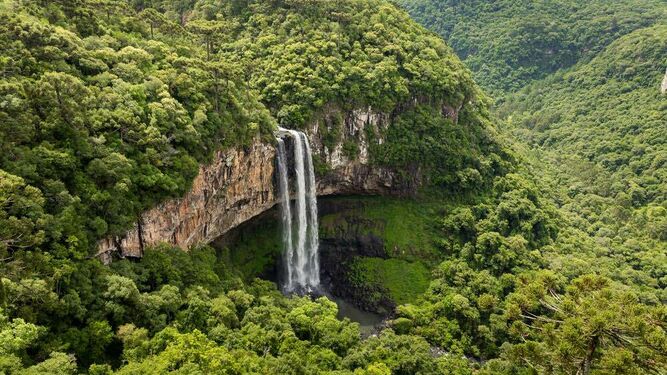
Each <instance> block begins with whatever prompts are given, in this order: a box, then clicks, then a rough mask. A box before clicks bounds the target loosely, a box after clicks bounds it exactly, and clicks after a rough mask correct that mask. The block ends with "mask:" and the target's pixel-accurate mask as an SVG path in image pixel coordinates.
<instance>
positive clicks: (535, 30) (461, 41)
mask: <svg viewBox="0 0 667 375" xmlns="http://www.w3.org/2000/svg"><path fill="white" fill-rule="evenodd" d="M398 3H400V4H401V5H402V6H404V7H405V8H406V9H407V10H408V11H409V13H410V15H412V16H413V17H414V18H415V19H416V20H417V21H418V22H420V23H421V24H423V25H425V26H426V27H428V28H429V29H431V30H433V31H434V32H436V33H438V34H439V35H441V36H442V37H443V38H445V39H446V40H447V42H448V43H449V45H451V46H452V48H454V50H455V51H456V53H457V54H458V55H459V56H461V58H462V59H463V60H464V62H465V63H466V65H467V66H468V67H469V68H470V69H471V70H472V71H473V72H474V73H475V78H476V80H477V81H478V82H479V84H480V85H481V86H482V87H484V88H485V89H487V90H489V91H490V92H491V93H492V94H493V95H494V96H496V97H502V96H503V94H504V93H507V92H513V91H516V90H518V89H520V88H522V87H523V86H525V85H526V84H528V83H530V82H531V81H534V80H536V79H541V78H544V77H546V76H547V75H549V74H550V73H553V72H555V71H557V70H559V69H563V68H567V67H570V66H572V65H574V64H575V63H576V62H577V61H579V60H582V59H583V60H590V59H591V58H592V57H594V56H595V54H597V53H598V52H600V51H601V50H602V49H603V48H605V47H606V46H608V45H609V44H610V43H612V42H613V41H614V40H615V39H616V38H618V37H620V36H623V35H625V34H627V33H629V32H631V31H633V30H636V29H639V28H642V27H646V26H650V25H652V24H654V23H655V22H656V21H658V20H661V19H662V20H664V19H665V18H666V17H667V10H665V5H664V2H663V1H661V0H621V1H612V2H610V1H605V0H592V1H578V0H554V1H531V0H499V1H488V0H473V1H457V0H399V1H398Z"/></svg>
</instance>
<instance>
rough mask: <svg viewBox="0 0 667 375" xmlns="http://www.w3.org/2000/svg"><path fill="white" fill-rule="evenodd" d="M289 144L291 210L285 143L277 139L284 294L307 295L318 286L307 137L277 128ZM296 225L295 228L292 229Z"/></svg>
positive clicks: (314, 201)
mask: <svg viewBox="0 0 667 375" xmlns="http://www.w3.org/2000/svg"><path fill="white" fill-rule="evenodd" d="M280 132H281V133H282V134H287V135H288V136H289V137H290V138H291V139H292V142H293V149H294V177H295V180H296V181H295V183H294V185H295V186H294V192H295V197H294V200H295V204H294V206H295V207H294V210H292V209H291V206H290V202H291V199H290V189H289V179H288V171H287V169H288V168H287V152H286V151H285V143H284V141H283V140H282V139H280V138H278V156H277V159H278V175H279V176H278V185H279V186H278V193H279V194H280V197H279V199H280V201H281V219H282V226H283V246H284V252H283V253H284V261H285V269H286V275H285V276H286V277H285V280H284V284H283V289H284V291H285V292H286V293H291V292H310V291H313V290H316V289H317V288H318V287H319V284H320V266H319V255H318V248H319V238H318V223H317V191H316V190H317V186H316V184H315V172H314V168H313V159H312V154H311V149H310V145H309V144H308V138H306V135H305V134H304V133H302V132H299V131H296V130H289V129H283V128H280ZM295 226H296V228H295Z"/></svg>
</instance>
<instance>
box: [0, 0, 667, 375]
mask: <svg viewBox="0 0 667 375" xmlns="http://www.w3.org/2000/svg"><path fill="white" fill-rule="evenodd" d="M398 3H400V4H399V5H400V6H404V7H405V8H406V9H407V11H408V12H406V11H403V10H401V9H400V8H398V5H396V4H394V2H389V1H384V0H226V1H223V0H129V1H125V0H56V1H46V0H21V1H19V0H2V1H1V2H0V45H2V47H3V48H1V49H0V124H1V125H0V339H1V340H0V374H12V375H13V374H66V375H67V374H77V373H80V374H96V375H102V374H105V375H106V374H113V373H117V374H328V375H391V374H397V375H412V374H429V375H430V374H433V375H435V374H460V375H469V374H479V375H481V374H485V375H486V374H526V375H528V374H530V375H534V374H582V375H593V374H595V375H602V374H664V373H667V355H665V353H667V305H666V302H667V292H666V291H667V200H666V197H667V181H666V180H665V179H666V178H667V146H666V143H667V95H663V94H661V93H660V91H659V86H660V82H661V81H662V77H663V75H664V70H665V67H667V26H666V25H665V23H664V22H665V21H664V20H665V19H666V18H665V16H666V15H667V5H666V4H665V3H664V1H661V0H621V1H614V2H609V1H602V0H592V1H575V0H554V1H537V2H536V1H523V0H514V1H511V0H498V1H491V0H487V1H482V0H475V1H454V0H443V1H436V0H413V1H408V0H401V1H399V2H398ZM408 14H410V15H411V16H412V17H414V18H415V19H416V20H417V21H419V22H421V23H422V24H423V25H424V26H426V27H428V28H430V30H431V31H428V29H427V28H426V27H424V26H420V25H419V24H418V23H417V22H415V21H413V20H412V19H411V18H410V16H409V15H408ZM443 38H444V39H443ZM450 46H451V47H450ZM457 54H458V56H457ZM469 68H470V70H468V69H469ZM473 77H475V80H477V81H478V82H479V83H480V85H481V86H482V87H483V88H484V89H485V90H488V91H489V92H490V93H491V94H493V95H494V96H495V99H496V100H495V103H496V105H493V104H492V103H493V99H490V98H489V97H488V96H487V95H486V94H485V93H484V92H483V91H482V89H480V88H479V87H478V86H477V84H476V83H475V80H474V79H473ZM369 108H370V109H371V110H373V111H378V112H384V113H385V114H386V115H387V118H389V119H390V124H389V126H388V127H386V128H382V129H379V131H381V132H382V134H370V133H369V134H366V136H368V137H371V138H372V137H374V136H382V142H374V143H371V146H370V147H369V148H368V152H369V154H368V160H369V163H370V164H369V168H371V169H372V168H377V167H389V168H395V169H397V170H398V171H399V172H401V173H399V174H398V177H397V178H401V177H405V175H407V174H409V173H414V172H415V171H417V172H418V174H419V175H420V177H421V178H422V180H423V182H424V184H423V186H421V188H419V189H416V190H415V191H411V192H410V193H411V195H410V196H409V197H405V196H393V197H367V196H352V197H350V196H343V197H331V198H327V199H322V200H321V201H320V202H321V203H322V204H323V205H325V209H324V210H322V211H321V214H322V215H321V222H320V226H319V230H320V239H321V241H322V248H324V247H325V246H324V245H326V246H328V249H330V250H331V249H333V251H340V252H339V253H335V254H333V256H329V258H328V259H329V261H330V262H331V263H330V264H329V266H332V268H337V269H342V270H344V271H346V272H347V273H346V274H343V275H342V277H341V279H343V281H347V282H348V285H346V286H349V287H350V288H349V290H348V291H347V292H348V293H347V294H346V295H347V296H351V297H352V299H351V300H349V301H347V302H348V303H349V304H351V305H356V306H357V307H365V308H367V309H368V310H369V311H376V312H377V311H380V312H381V311H384V312H387V316H386V319H385V321H384V322H383V323H382V324H381V325H380V326H377V327H374V328H373V329H372V331H373V335H371V336H370V337H363V338H362V335H361V330H360V325H359V323H357V322H353V321H351V320H350V319H349V318H344V319H339V318H337V316H338V313H339V311H338V307H337V305H336V304H335V303H334V302H332V301H331V300H329V299H328V298H327V297H325V296H321V295H305V296H297V295H291V296H286V295H284V294H283V293H281V292H280V291H279V289H278V286H277V283H275V282H273V281H269V280H261V279H257V278H255V277H259V276H265V275H267V274H270V273H271V271H272V270H273V269H276V268H277V267H278V264H276V259H278V258H280V256H279V255H280V254H279V253H280V248H281V246H280V244H279V240H280V238H281V236H280V234H281V233H279V232H278V230H279V228H277V227H278V225H277V223H278V222H277V220H276V217H277V216H278V215H273V214H276V212H273V214H272V215H268V216H267V217H265V218H263V219H262V220H264V221H256V222H254V223H253V222H251V223H248V224H249V225H247V226H243V227H242V228H237V229H239V230H240V232H239V233H237V235H236V237H237V239H236V240H237V241H236V242H234V241H229V242H224V241H223V243H224V246H225V248H224V249H214V248H213V247H210V246H196V247H193V248H191V249H187V251H183V250H184V249H180V248H176V247H172V246H169V245H166V244H162V245H158V246H155V247H149V248H147V249H145V251H144V254H143V257H142V258H140V259H118V260H115V261H114V262H113V263H111V264H110V265H104V264H102V263H101V262H100V260H98V259H96V258H95V257H94V256H93V254H94V253H95V247H96V242H97V241H98V240H99V239H101V238H104V237H107V236H109V235H117V234H121V233H124V231H126V230H127V229H128V228H130V227H131V226H132V225H133V223H134V222H135V221H136V220H137V217H138V215H139V214H140V213H141V212H143V211H144V210H146V209H149V208H151V207H155V206H156V205H157V204H159V203H160V202H163V201H165V200H166V199H168V198H173V197H179V196H181V195H183V194H184V193H185V192H186V191H187V190H188V189H189V188H190V185H191V183H192V180H193V178H194V177H195V175H196V173H197V171H198V167H199V165H200V164H202V163H206V162H207V161H210V159H211V156H212V154H213V152H214V151H216V150H225V149H229V148H232V147H238V148H243V147H247V146H249V145H250V144H251V143H253V142H256V141H258V140H260V141H263V142H266V143H270V142H274V141H273V138H274V136H273V132H274V130H275V129H276V128H277V126H278V125H280V126H285V127H290V128H299V129H306V127H307V126H309V125H310V124H313V123H315V122H317V123H318V124H319V126H322V124H326V125H328V127H327V130H323V129H322V131H323V132H325V133H326V134H324V138H325V142H329V143H332V144H334V143H335V142H337V141H339V140H340V138H341V134H342V126H343V121H342V116H343V115H344V114H345V113H348V112H350V111H353V110H358V109H369ZM452 113H455V114H454V115H453V114H452ZM358 147H359V145H358V144H355V141H353V140H352V141H350V140H348V143H347V144H346V145H345V149H346V150H347V151H350V150H352V151H354V150H357V149H358ZM350 153H352V152H351V151H350ZM321 167H322V168H320V169H322V170H321V171H320V172H326V167H324V166H321ZM382 171H383V170H382V169H378V170H377V171H375V172H378V173H384V172H382ZM318 178H322V177H321V176H318ZM327 207H328V211H327ZM241 229H242V230H241ZM325 241H328V242H327V243H326V244H325V243H324V242H325ZM329 255H331V254H329ZM337 276H341V275H337ZM266 277H267V278H270V276H266ZM322 294H325V295H328V294H327V291H326V290H325V291H323V293H322ZM387 309H389V310H390V311H387Z"/></svg>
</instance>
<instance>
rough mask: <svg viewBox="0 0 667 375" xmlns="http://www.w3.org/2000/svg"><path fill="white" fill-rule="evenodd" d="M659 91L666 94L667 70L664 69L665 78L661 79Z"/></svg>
mask: <svg viewBox="0 0 667 375" xmlns="http://www.w3.org/2000/svg"><path fill="white" fill-rule="evenodd" d="M660 92H661V93H662V94H663V95H664V94H667V70H665V78H663V79H662V86H660Z"/></svg>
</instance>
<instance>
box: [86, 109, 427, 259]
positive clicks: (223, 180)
mask: <svg viewBox="0 0 667 375" xmlns="http://www.w3.org/2000/svg"><path fill="white" fill-rule="evenodd" d="M334 111H335V110H334ZM337 115H339V116H340V117H342V119H343V120H342V123H341V124H339V125H338V128H339V129H338V130H339V132H340V134H339V136H338V137H337V141H336V142H335V143H334V144H331V143H329V144H326V143H327V142H326V135H327V134H328V132H331V131H332V130H333V128H334V127H336V125H334V124H332V122H331V121H326V118H327V117H326V116H321V117H320V120H317V121H314V122H312V123H311V124H309V125H308V126H306V129H305V133H306V135H307V137H308V142H309V144H310V145H311V147H312V152H313V157H314V158H316V159H317V161H318V163H319V170H318V172H319V173H318V176H317V186H316V191H317V195H318V196H323V195H350V194H361V195H365V194H372V195H378V194H379V195H384V194H403V193H406V192H408V191H410V190H413V189H414V185H415V184H416V183H417V182H409V181H408V182H406V179H405V178H399V174H398V173H397V171H395V170H392V169H389V168H385V167H380V166H377V165H373V163H372V161H371V157H370V151H369V145H370V142H378V143H382V142H383V141H384V140H383V139H382V138H381V137H374V138H373V139H372V140H371V139H368V138H369V137H368V135H367V134H369V133H373V134H382V132H383V130H385V129H386V127H388V126H390V124H391V119H390V116H389V115H387V114H385V113H379V112H373V111H371V110H369V109H365V110H353V111H345V112H343V111H340V112H337ZM346 142H347V144H349V142H354V144H356V145H357V147H356V150H355V151H356V153H355V155H350V153H349V152H346V150H345V149H344V145H345V144H346ZM287 146H288V147H290V144H289V142H288V143H287ZM275 158H276V145H274V144H273V143H269V142H266V141H262V140H261V139H259V138H256V139H255V140H254V141H253V143H252V144H251V145H250V146H246V147H237V148H233V149H229V150H221V151H217V152H216V153H215V155H214V157H213V160H212V162H211V163H209V164H207V165H202V166H200V169H199V173H198V175H197V177H196V178H195V179H194V181H193V183H192V187H191V189H190V190H189V191H188V192H187V193H186V194H185V195H184V196H183V197H181V198H178V199H172V200H168V201H166V202H163V203H161V204H160V205H158V206H156V207H154V208H152V209H150V210H148V211H146V212H144V213H142V214H141V215H140V217H139V218H138V219H137V221H136V223H135V224H134V226H133V227H132V228H131V229H130V230H129V231H127V232H126V233H125V234H123V235H120V236H112V237H107V238H105V239H103V240H101V241H99V243H98V251H97V254H96V256H97V257H98V258H99V259H101V260H102V261H103V262H104V263H107V264H108V263H110V262H111V261H112V260H113V259H114V257H117V258H125V257H137V258H138V257H141V256H142V254H143V251H144V248H145V247H148V246H152V245H156V244H159V243H168V244H171V245H175V246H178V247H180V248H182V249H184V250H187V249H188V248H189V247H191V246H194V245H197V244H207V243H210V242H212V241H213V240H215V239H216V238H218V237H220V236H222V235H224V234H225V233H227V232H228V231H229V230H230V229H233V228H235V227H237V226H238V225H239V224H241V223H243V222H245V221H247V220H250V219H251V218H253V217H255V216H257V215H259V214H261V213H263V212H265V211H267V210H269V209H271V208H272V207H273V206H275V205H276V204H277V203H278V201H279V194H278V191H277V185H278V184H277V182H276V173H275V172H276V171H275V170H276V162H275ZM288 162H289V161H288ZM292 162H293V161H292ZM415 181H416V179H415Z"/></svg>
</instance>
